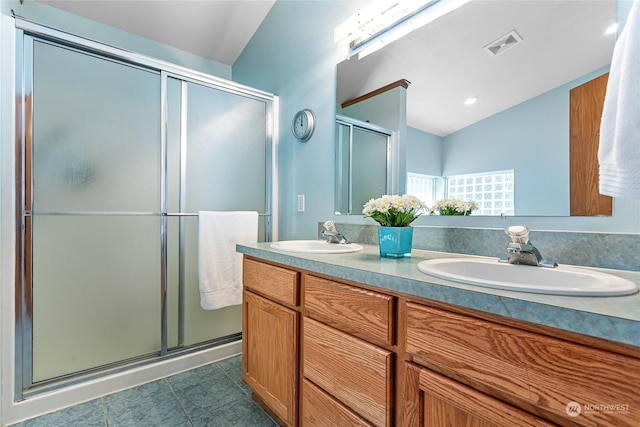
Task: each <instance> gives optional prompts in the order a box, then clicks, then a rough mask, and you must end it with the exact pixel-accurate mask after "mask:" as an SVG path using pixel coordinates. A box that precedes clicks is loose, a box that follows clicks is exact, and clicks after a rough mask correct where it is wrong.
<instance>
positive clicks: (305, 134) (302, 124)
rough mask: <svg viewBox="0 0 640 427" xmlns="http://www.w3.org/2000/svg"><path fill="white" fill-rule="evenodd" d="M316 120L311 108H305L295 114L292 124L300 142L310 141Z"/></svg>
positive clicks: (292, 128)
mask: <svg viewBox="0 0 640 427" xmlns="http://www.w3.org/2000/svg"><path fill="white" fill-rule="evenodd" d="M314 122H315V118H314V116H313V112H312V111H311V110H309V109H304V110H301V111H298V112H297V113H296V114H295V115H294V116H293V123H292V125H291V130H292V132H293V136H295V137H296V138H297V139H298V141H300V142H306V141H308V140H309V138H311V135H312V134H313V130H314V128H315V123H314Z"/></svg>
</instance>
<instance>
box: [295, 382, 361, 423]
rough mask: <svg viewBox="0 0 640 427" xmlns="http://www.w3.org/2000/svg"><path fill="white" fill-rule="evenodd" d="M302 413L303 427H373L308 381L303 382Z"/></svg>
mask: <svg viewBox="0 0 640 427" xmlns="http://www.w3.org/2000/svg"><path fill="white" fill-rule="evenodd" d="M300 413H301V425H302V427H306V426H309V427H316V426H336V427H342V426H350V427H371V424H369V423H368V422H366V421H365V420H363V419H362V418H360V417H359V416H358V415H356V414H355V413H353V412H352V411H351V410H349V408H347V407H345V406H344V405H343V404H342V403H340V402H338V401H337V400H336V399H334V398H333V397H331V396H330V395H329V394H327V393H325V392H324V391H323V390H322V389H321V388H319V387H317V386H315V385H314V384H313V383H312V382H311V381H309V380H306V379H305V380H303V381H302V410H301V411H300Z"/></svg>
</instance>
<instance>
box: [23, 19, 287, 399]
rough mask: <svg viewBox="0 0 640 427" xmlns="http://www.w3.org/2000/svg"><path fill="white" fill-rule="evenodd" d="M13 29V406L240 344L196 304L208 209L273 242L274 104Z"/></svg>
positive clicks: (143, 62)
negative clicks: (243, 217)
mask: <svg viewBox="0 0 640 427" xmlns="http://www.w3.org/2000/svg"><path fill="white" fill-rule="evenodd" d="M16 27H17V31H18V34H17V60H16V63H17V64H18V69H17V73H16V75H17V77H16V78H17V80H18V93H17V106H16V107H17V116H18V120H17V127H18V129H17V136H18V137H17V148H16V157H17V165H16V166H17V167H16V170H17V178H18V179H17V196H18V197H17V198H18V200H17V203H16V206H17V209H18V212H17V227H18V236H19V239H18V244H17V254H18V261H17V270H18V272H19V274H18V277H17V280H16V309H17V313H16V399H17V400H20V399H23V398H25V397H28V396H29V395H30V394H33V393H38V392H40V391H41V390H47V389H51V388H55V387H59V386H60V385H62V384H68V383H70V382H71V383H72V382H77V381H80V380H81V379H86V378H87V377H95V376H99V375H104V374H105V373H108V372H113V371H114V370H121V369H126V368H128V367H131V366H139V365H141V364H144V363H149V362H153V361H158V360H162V359H164V358H169V357H173V356H175V355H179V354H184V353H185V352H188V351H195V350H199V349H202V348H206V347H210V346H215V345H220V344H223V343H227V342H230V341H234V340H238V339H240V335H241V326H242V325H241V306H233V307H227V308H223V309H220V310H213V311H205V310H203V309H201V308H200V301H199V298H200V296H199V290H198V274H197V228H198V218H197V212H198V211H209V210H211V211H213V210H215V211H240V210H251V211H257V212H259V214H260V225H259V230H260V232H259V240H262V241H268V240H270V238H271V227H272V225H271V215H270V213H271V203H272V201H271V165H272V158H271V157H272V134H273V114H274V113H273V111H274V102H275V97H274V96H273V95H270V94H267V93H264V92H261V91H258V90H254V89H251V88H247V87H244V86H240V85H237V84H234V83H232V82H229V81H225V80H221V79H217V78H213V77H211V76H208V75H204V74H201V73H198V72H194V71H191V70H187V69H184V68H181V67H176V66H172V65H170V64H166V63H162V62H160V61H156V60H153V59H151V58H147V57H143V56H140V55H136V54H132V53H130V52H125V51H121V50H118V49H115V48H111V47H108V46H104V45H101V44H98V43H94V42H90V41H87V40H84V39H80V38H77V37H74V36H71V35H68V34H65V33H60V32H57V31H55V30H52V29H48V28H45V27H40V26H37V25H35V24H32V23H30V22H27V21H21V20H19V19H18V20H16Z"/></svg>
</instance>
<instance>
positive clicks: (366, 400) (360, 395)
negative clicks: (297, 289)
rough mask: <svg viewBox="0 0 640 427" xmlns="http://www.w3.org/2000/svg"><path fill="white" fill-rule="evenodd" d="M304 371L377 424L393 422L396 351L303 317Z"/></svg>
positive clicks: (351, 407)
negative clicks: (394, 360) (393, 377)
mask: <svg viewBox="0 0 640 427" xmlns="http://www.w3.org/2000/svg"><path fill="white" fill-rule="evenodd" d="M302 336H303V341H302V352H303V358H302V360H303V362H302V364H303V374H304V377H306V378H308V379H309V380H311V381H312V382H314V383H315V384H316V385H318V386H319V387H321V388H322V389H324V390H325V391H326V392H327V393H329V394H330V395H331V396H333V397H334V398H336V399H337V400H339V401H340V402H342V403H343V404H344V405H345V406H347V407H348V408H350V409H351V410H353V411H354V412H356V413H357V414H358V415H360V416H361V417H363V418H365V419H366V420H367V421H369V422H370V423H372V424H373V425H375V426H389V425H391V424H392V372H393V353H391V352H389V351H387V350H384V349H381V348H379V347H376V346H374V345H373V344H369V343H368V342H366V341H362V340H360V339H358V338H355V337H352V336H350V335H347V334H345V333H344V332H341V331H338V330H337V329H334V328H331V327H329V326H327V325H324V324H322V323H320V322H316V321H315V320H312V319H309V318H304V320H303V332H302Z"/></svg>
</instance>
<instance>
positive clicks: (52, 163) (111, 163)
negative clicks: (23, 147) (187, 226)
mask: <svg viewBox="0 0 640 427" xmlns="http://www.w3.org/2000/svg"><path fill="white" fill-rule="evenodd" d="M33 59H34V63H33V104H32V105H33V116H32V117H33V126H32V129H33V135H32V144H31V147H30V148H31V151H30V152H27V153H26V156H27V159H26V160H27V167H28V168H29V172H30V173H28V174H27V176H26V188H27V191H28V192H30V194H28V196H30V197H27V200H26V203H27V208H26V209H27V213H28V214H29V215H30V216H29V221H28V224H27V230H28V231H29V232H30V236H31V242H30V243H31V244H30V245H29V244H28V246H27V248H30V249H31V253H30V254H29V255H30V263H29V265H28V267H30V268H29V269H28V271H27V275H28V276H30V277H29V278H30V279H31V280H30V282H31V292H32V309H33V313H32V314H33V315H32V319H33V320H32V321H33V325H32V326H33V337H32V339H33V355H32V361H33V366H32V368H33V379H32V381H33V382H34V383H35V382H38V381H43V380H47V379H51V378H54V377H58V376H62V375H66V374H70V373H74V372H80V371H83V370H86V369H90V368H93V367H95V366H100V365H108V364H110V363H114V362H117V361H121V360H125V359H129V358H132V357H137V356H141V355H145V354H148V353H153V352H159V351H160V345H161V337H160V329H159V328H158V324H159V322H160V313H161V311H160V302H161V298H160V297H161V286H160V284H161V281H160V272H161V269H160V261H161V259H160V232H159V231H160V216H159V213H160V194H161V192H160V183H161V180H160V171H161V167H160V165H161V147H160V143H159V141H160V116H159V114H158V112H159V111H160V91H159V87H160V74H159V73H154V72H150V71H148V70H144V69H141V68H137V67H134V66H131V65H126V64H123V63H118V62H114V61H108V60H104V59H101V58H97V57H95V56H93V55H89V54H85V53H80V52H78V51H75V50H70V49H66V48H63V47H59V46H55V45H52V44H49V43H46V42H40V41H35V42H34V43H33Z"/></svg>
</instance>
